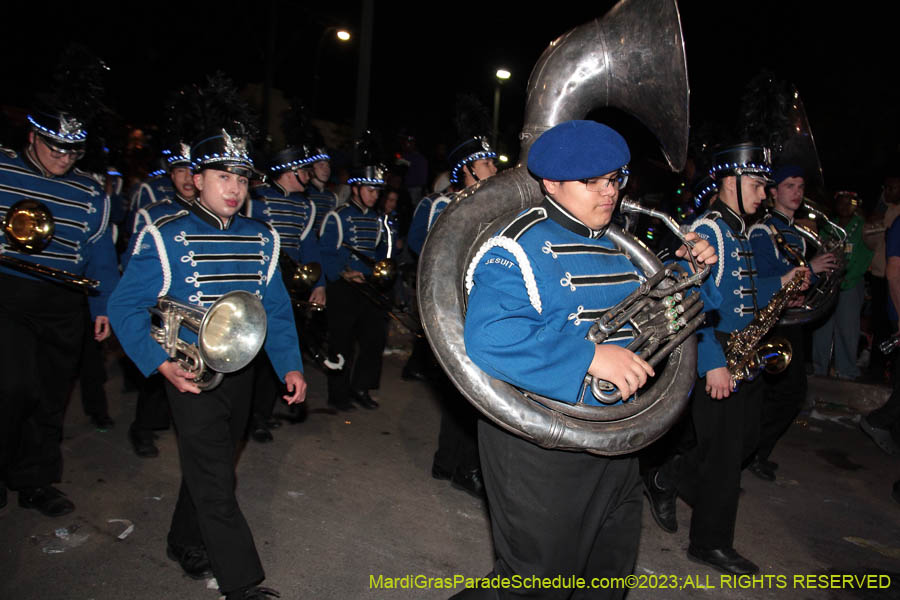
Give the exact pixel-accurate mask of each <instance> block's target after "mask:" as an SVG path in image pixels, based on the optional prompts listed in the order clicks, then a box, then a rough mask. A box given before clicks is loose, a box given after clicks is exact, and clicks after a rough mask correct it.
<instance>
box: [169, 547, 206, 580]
mask: <svg viewBox="0 0 900 600" xmlns="http://www.w3.org/2000/svg"><path fill="white" fill-rule="evenodd" d="M166 556H168V557H169V558H170V559H172V560H174V561H175V562H177V563H178V564H179V565H181V570H182V571H184V574H185V575H187V576H188V577H190V578H191V579H205V578H207V577H210V576H211V575H212V570H211V569H210V564H209V556H207V554H206V548H200V547H199V546H183V547H182V546H175V545H174V544H168V545H167V546H166Z"/></svg>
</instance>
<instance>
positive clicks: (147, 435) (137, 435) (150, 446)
mask: <svg viewBox="0 0 900 600" xmlns="http://www.w3.org/2000/svg"><path fill="white" fill-rule="evenodd" d="M128 441H129V442H131V447H132V448H134V453H135V454H137V455H138V456H140V457H141V458H156V457H157V456H159V448H157V447H156V444H154V443H153V432H152V431H138V430H136V429H134V428H133V427H129V428H128Z"/></svg>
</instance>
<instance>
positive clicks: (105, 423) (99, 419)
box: [90, 413, 116, 431]
mask: <svg viewBox="0 0 900 600" xmlns="http://www.w3.org/2000/svg"><path fill="white" fill-rule="evenodd" d="M90 417H91V423H93V424H94V427H96V428H97V429H99V430H100V431H109V430H110V429H112V428H113V427H114V426H115V424H116V422H115V421H113V420H112V417H110V416H109V415H108V414H106V413H98V414H95V415H90Z"/></svg>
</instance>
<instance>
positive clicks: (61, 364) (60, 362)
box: [0, 274, 86, 489]
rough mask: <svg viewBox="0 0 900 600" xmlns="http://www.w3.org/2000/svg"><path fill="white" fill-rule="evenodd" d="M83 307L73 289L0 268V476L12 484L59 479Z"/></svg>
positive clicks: (40, 483) (24, 485) (33, 484)
mask: <svg viewBox="0 0 900 600" xmlns="http://www.w3.org/2000/svg"><path fill="white" fill-rule="evenodd" d="M85 310H86V306H85V297H84V295H83V294H81V293H80V292H74V291H69V290H67V289H65V288H63V287H61V286H59V285H56V284H53V283H45V282H41V281H32V280H29V279H25V278H23V277H16V276H13V275H3V274H0V339H2V340H3V343H2V344H0V481H2V480H5V481H6V482H7V485H8V486H9V487H10V488H12V489H23V488H30V487H40V486H45V485H50V484H52V483H55V482H58V481H60V478H61V476H62V453H61V452H60V442H61V441H62V432H63V420H64V417H65V408H66V400H67V398H68V395H69V390H70V386H71V384H72V380H73V378H74V377H75V375H76V373H77V370H78V362H79V359H80V356H81V347H82V337H83V335H84V323H85V316H84V315H85Z"/></svg>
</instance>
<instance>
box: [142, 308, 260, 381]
mask: <svg viewBox="0 0 900 600" xmlns="http://www.w3.org/2000/svg"><path fill="white" fill-rule="evenodd" d="M148 310H149V311H150V313H151V314H152V315H154V316H156V317H158V318H159V321H160V323H159V324H154V323H151V326H150V335H151V337H153V339H154V340H155V341H156V342H157V343H158V344H159V345H160V346H162V347H163V350H165V351H166V353H167V354H168V355H169V358H171V359H172V360H174V361H175V362H176V363H177V364H178V366H179V367H181V368H182V369H184V370H185V371H188V372H190V373H193V374H194V379H193V382H194V383H195V384H197V387H199V388H200V389H201V390H211V389H213V388H214V387H216V386H217V385H219V384H220V383H221V382H222V377H223V376H224V374H225V373H234V372H235V371H239V370H241V369H243V368H244V367H246V366H247V365H248V364H250V361H252V360H253V358H254V357H255V356H256V355H257V354H258V353H259V350H260V348H262V345H263V342H265V339H266V310H265V308H263V305H262V302H261V301H260V299H259V298H258V297H257V296H256V295H254V294H251V293H250V292H245V291H242V290H239V291H234V292H228V293H227V294H225V295H223V296H222V297H221V298H219V299H218V300H217V301H216V302H215V303H214V304H213V305H212V306H210V307H209V308H208V309H203V308H201V307H199V306H194V305H192V304H185V303H184V302H180V301H178V300H175V299H174V298H172V297H170V296H163V297H162V298H160V299H159V300H158V301H157V303H156V306H154V307H153V308H150V309H148ZM182 326H184V327H187V328H188V329H190V330H191V331H193V332H194V333H196V334H197V343H196V344H189V343H187V342H185V341H184V340H182V339H180V338H179V337H178V333H179V331H180V329H181V327H182Z"/></svg>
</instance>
